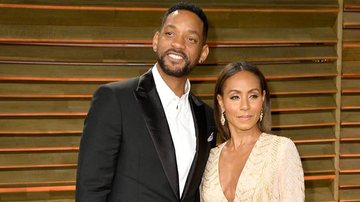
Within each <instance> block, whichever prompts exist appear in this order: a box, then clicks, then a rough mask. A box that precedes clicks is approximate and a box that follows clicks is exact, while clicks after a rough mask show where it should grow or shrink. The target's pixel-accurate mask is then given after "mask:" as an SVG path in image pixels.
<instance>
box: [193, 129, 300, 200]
mask: <svg viewBox="0 0 360 202" xmlns="http://www.w3.org/2000/svg"><path fill="white" fill-rule="evenodd" d="M225 144H226V142H225V143H222V144H221V145H219V146H217V147H215V148H213V149H212V150H211V152H210V156H209V159H208V162H207V165H206V168H205V172H204V175H203V178H202V182H201V185H200V198H201V201H202V202H227V200H226V198H225V195H224V192H223V190H222V188H221V185H220V178H219V157H220V153H221V150H222V149H223V147H224V145H225ZM304 200H305V196H304V173H303V169H302V166H301V160H300V157H299V153H298V151H297V149H296V147H295V145H294V143H293V142H292V141H291V140H290V139H288V138H285V137H280V136H276V135H270V134H266V133H262V134H261V135H260V137H259V139H258V140H257V142H256V143H255V145H254V147H253V149H252V151H251V153H250V155H249V158H248V160H247V161H246V163H245V166H244V168H243V170H242V173H241V175H240V177H239V179H238V182H237V187H236V193H235V199H234V202H240V201H241V202H243V201H264V202H265V201H266V202H267V201H286V202H287V201H290V202H297V201H304Z"/></svg>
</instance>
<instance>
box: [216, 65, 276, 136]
mask: <svg viewBox="0 0 360 202" xmlns="http://www.w3.org/2000/svg"><path fill="white" fill-rule="evenodd" d="M241 71H248V72H250V73H252V74H254V75H255V76H256V77H257V78H258V79H259V82H260V87H261V93H263V91H265V100H264V104H263V108H262V110H263V119H262V121H260V120H259V121H258V127H259V129H260V131H261V132H270V131H271V102H270V92H269V88H268V86H267V83H266V80H265V77H264V75H263V74H262V73H261V71H260V70H259V69H258V68H257V67H256V66H255V65H252V64H250V63H247V62H233V63H230V64H228V65H226V66H225V67H224V68H223V69H222V70H221V72H220V74H219V77H218V79H217V81H216V85H215V92H214V116H215V123H216V126H217V128H218V130H219V134H220V138H221V141H226V140H228V139H230V130H229V126H228V122H227V121H225V124H224V125H222V124H221V122H220V117H221V113H222V111H221V107H220V105H219V103H218V100H217V95H220V96H223V93H224V92H223V90H224V84H225V82H226V81H227V80H228V79H229V78H230V77H232V76H233V75H235V74H236V73H238V72H241Z"/></svg>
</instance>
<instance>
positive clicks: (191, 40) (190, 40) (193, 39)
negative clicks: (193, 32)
mask: <svg viewBox="0 0 360 202" xmlns="http://www.w3.org/2000/svg"><path fill="white" fill-rule="evenodd" d="M188 40H189V42H190V43H197V39H195V38H189V39H188Z"/></svg>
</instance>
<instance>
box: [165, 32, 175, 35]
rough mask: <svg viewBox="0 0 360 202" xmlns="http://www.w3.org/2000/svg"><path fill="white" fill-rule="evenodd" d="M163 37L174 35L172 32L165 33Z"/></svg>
mask: <svg viewBox="0 0 360 202" xmlns="http://www.w3.org/2000/svg"><path fill="white" fill-rule="evenodd" d="M165 35H166V36H173V35H174V33H173V32H165Z"/></svg>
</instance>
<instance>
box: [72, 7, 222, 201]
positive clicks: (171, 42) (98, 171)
mask: <svg viewBox="0 0 360 202" xmlns="http://www.w3.org/2000/svg"><path fill="white" fill-rule="evenodd" d="M207 30H208V23H207V18H206V16H205V14H204V13H203V11H202V10H201V9H200V8H198V7H196V6H194V5H192V4H188V3H178V4H175V5H174V6H173V7H171V8H170V9H169V10H168V11H167V12H166V13H165V15H164V18H163V21H162V26H161V30H160V31H159V32H156V34H155V35H154V37H153V50H154V52H155V53H156V55H157V63H156V64H155V65H154V66H153V68H152V69H150V70H149V71H148V72H147V73H145V74H144V75H142V76H141V77H139V78H133V79H130V80H127V81H123V82H115V83H111V84H107V85H104V86H101V87H100V88H99V89H98V90H97V91H96V92H95V94H94V97H93V100H92V104H91V107H90V110H89V113H88V115H87V117H86V120H85V125H84V132H83V136H82V139H81V144H80V153H79V165H78V171H77V190H76V200H77V201H83V202H92V201H94V202H102V201H116V202H118V201H127V202H134V201H144V202H152V201H153V202H161V201H164V202H165V201H166V202H168V201H186V202H187V201H199V191H198V190H199V189H198V187H199V184H200V181H201V177H202V174H203V171H204V168H205V164H206V161H207V158H208V155H209V151H210V149H211V146H213V145H214V144H215V140H216V138H215V134H214V130H215V125H214V121H213V114H212V110H211V108H210V107H208V106H207V105H206V104H205V103H203V102H201V101H200V100H199V99H198V98H196V97H195V96H194V95H192V94H191V93H189V91H190V82H189V80H188V74H189V72H190V71H191V69H192V68H193V67H194V66H195V65H196V64H197V63H198V62H200V63H201V62H202V61H204V60H205V59H206V57H207V55H208V53H209V48H208V46H207V45H206V43H205V42H206V37H207Z"/></svg>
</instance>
